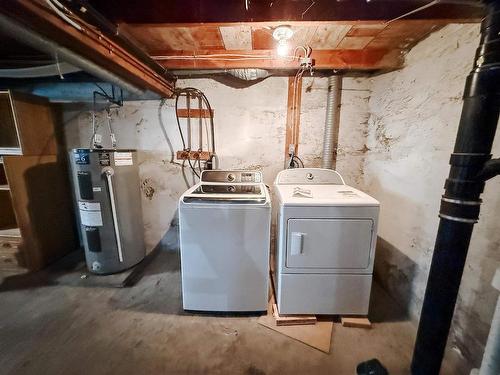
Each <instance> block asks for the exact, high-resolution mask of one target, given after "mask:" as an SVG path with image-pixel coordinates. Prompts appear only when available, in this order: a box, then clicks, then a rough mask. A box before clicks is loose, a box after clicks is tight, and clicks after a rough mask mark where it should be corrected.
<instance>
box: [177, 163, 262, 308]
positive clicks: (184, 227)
mask: <svg viewBox="0 0 500 375" xmlns="http://www.w3.org/2000/svg"><path fill="white" fill-rule="evenodd" d="M179 221H180V248H181V272H182V302H183V307H184V309H185V310H198V311H263V310H266V309H267V301H268V299H267V297H268V285H269V284H268V282H269V245H270V226H271V199H270V196H269V192H268V189H267V187H266V185H265V184H264V183H263V180H262V174H261V172H258V171H222V170H212V171H210V170H207V171H203V172H202V174H201V177H200V182H199V183H198V184H196V185H195V186H193V187H192V188H190V189H189V190H188V191H186V192H185V193H184V194H183V195H182V197H181V198H180V201H179Z"/></svg>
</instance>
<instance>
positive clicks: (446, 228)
mask: <svg viewBox="0 0 500 375" xmlns="http://www.w3.org/2000/svg"><path fill="white" fill-rule="evenodd" d="M485 5H486V7H487V16H486V18H485V19H484V20H483V22H482V24H481V41H480V44H479V47H478V49H477V52H476V57H475V64H474V68H473V70H472V71H471V73H470V74H469V76H468V77H467V81H466V84H465V90H464V96H463V109H462V115H461V118H460V125H459V128H458V134H457V139H456V142H455V148H454V151H453V154H452V155H451V158H450V165H451V167H450V174H449V176H448V179H447V180H446V183H445V193H444V195H443V197H442V199H441V209H440V213H439V217H440V223H439V229H438V233H437V238H436V243H435V247H434V254H433V256H432V264H431V267H430V271H429V278H428V281H427V289H426V291H425V297H424V302H423V306H422V311H421V315H420V323H419V326H418V332H417V339H416V342H415V349H414V352H413V360H412V364H411V370H412V374H413V375H434V374H436V375H437V374H439V371H440V368H441V362H442V360H443V355H444V351H445V347H446V341H447V338H448V333H449V330H450V325H451V321H452V318H453V310H454V308H455V303H456V299H457V294H458V289H459V287H460V281H461V278H462V273H463V270H464V265H465V259H466V257H467V250H468V248H469V242H470V238H471V235H472V229H473V227H474V224H475V223H476V222H477V220H478V218H479V209H480V204H481V199H480V195H481V193H482V192H483V189H484V184H485V182H484V179H482V178H480V177H478V176H479V175H480V171H481V169H482V168H483V167H484V164H485V162H487V161H488V160H489V159H490V158H491V155H490V152H491V146H492V143H493V139H494V137H495V131H496V127H497V123H498V116H499V109H500V2H499V1H495V0H493V1H485ZM443 84H446V83H444V82H443Z"/></svg>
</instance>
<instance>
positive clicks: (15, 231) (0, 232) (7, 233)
mask: <svg viewBox="0 0 500 375" xmlns="http://www.w3.org/2000/svg"><path fill="white" fill-rule="evenodd" d="M0 237H19V238H21V230H20V229H19V228H8V229H0Z"/></svg>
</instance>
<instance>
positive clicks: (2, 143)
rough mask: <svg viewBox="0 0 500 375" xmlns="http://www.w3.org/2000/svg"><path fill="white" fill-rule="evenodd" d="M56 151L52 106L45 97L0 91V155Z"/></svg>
mask: <svg viewBox="0 0 500 375" xmlns="http://www.w3.org/2000/svg"><path fill="white" fill-rule="evenodd" d="M56 152H57V137H56V133H55V127H54V120H53V114H52V108H51V107H50V104H49V102H48V101H47V100H46V99H45V98H41V97H38V96H34V95H28V94H23V93H18V92H12V91H0V155H51V154H55V153H56Z"/></svg>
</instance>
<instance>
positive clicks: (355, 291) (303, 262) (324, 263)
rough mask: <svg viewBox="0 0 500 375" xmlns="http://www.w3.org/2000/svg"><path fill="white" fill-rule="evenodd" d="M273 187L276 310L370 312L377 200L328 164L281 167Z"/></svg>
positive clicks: (289, 312)
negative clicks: (312, 166)
mask: <svg viewBox="0 0 500 375" xmlns="http://www.w3.org/2000/svg"><path fill="white" fill-rule="evenodd" d="M275 190H276V196H277V200H278V204H279V207H278V212H277V231H278V235H277V256H276V272H275V276H274V279H275V286H276V289H277V290H276V294H277V296H276V297H277V298H276V299H277V304H278V310H279V312H280V314H339V315H340V314H343V315H366V314H368V306H369V300H370V290H371V284H372V273H373V260H374V256H375V242H376V237H377V221H378V214H379V202H378V201H377V200H375V199H374V198H372V197H370V196H369V195H367V194H365V193H363V192H362V191H359V190H357V189H355V188H353V187H351V186H347V185H345V183H344V180H343V179H342V176H340V174H339V173H337V172H336V171H333V170H330V169H317V168H298V169H287V170H284V171H281V172H280V173H279V174H278V176H277V177H276V180H275Z"/></svg>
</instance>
